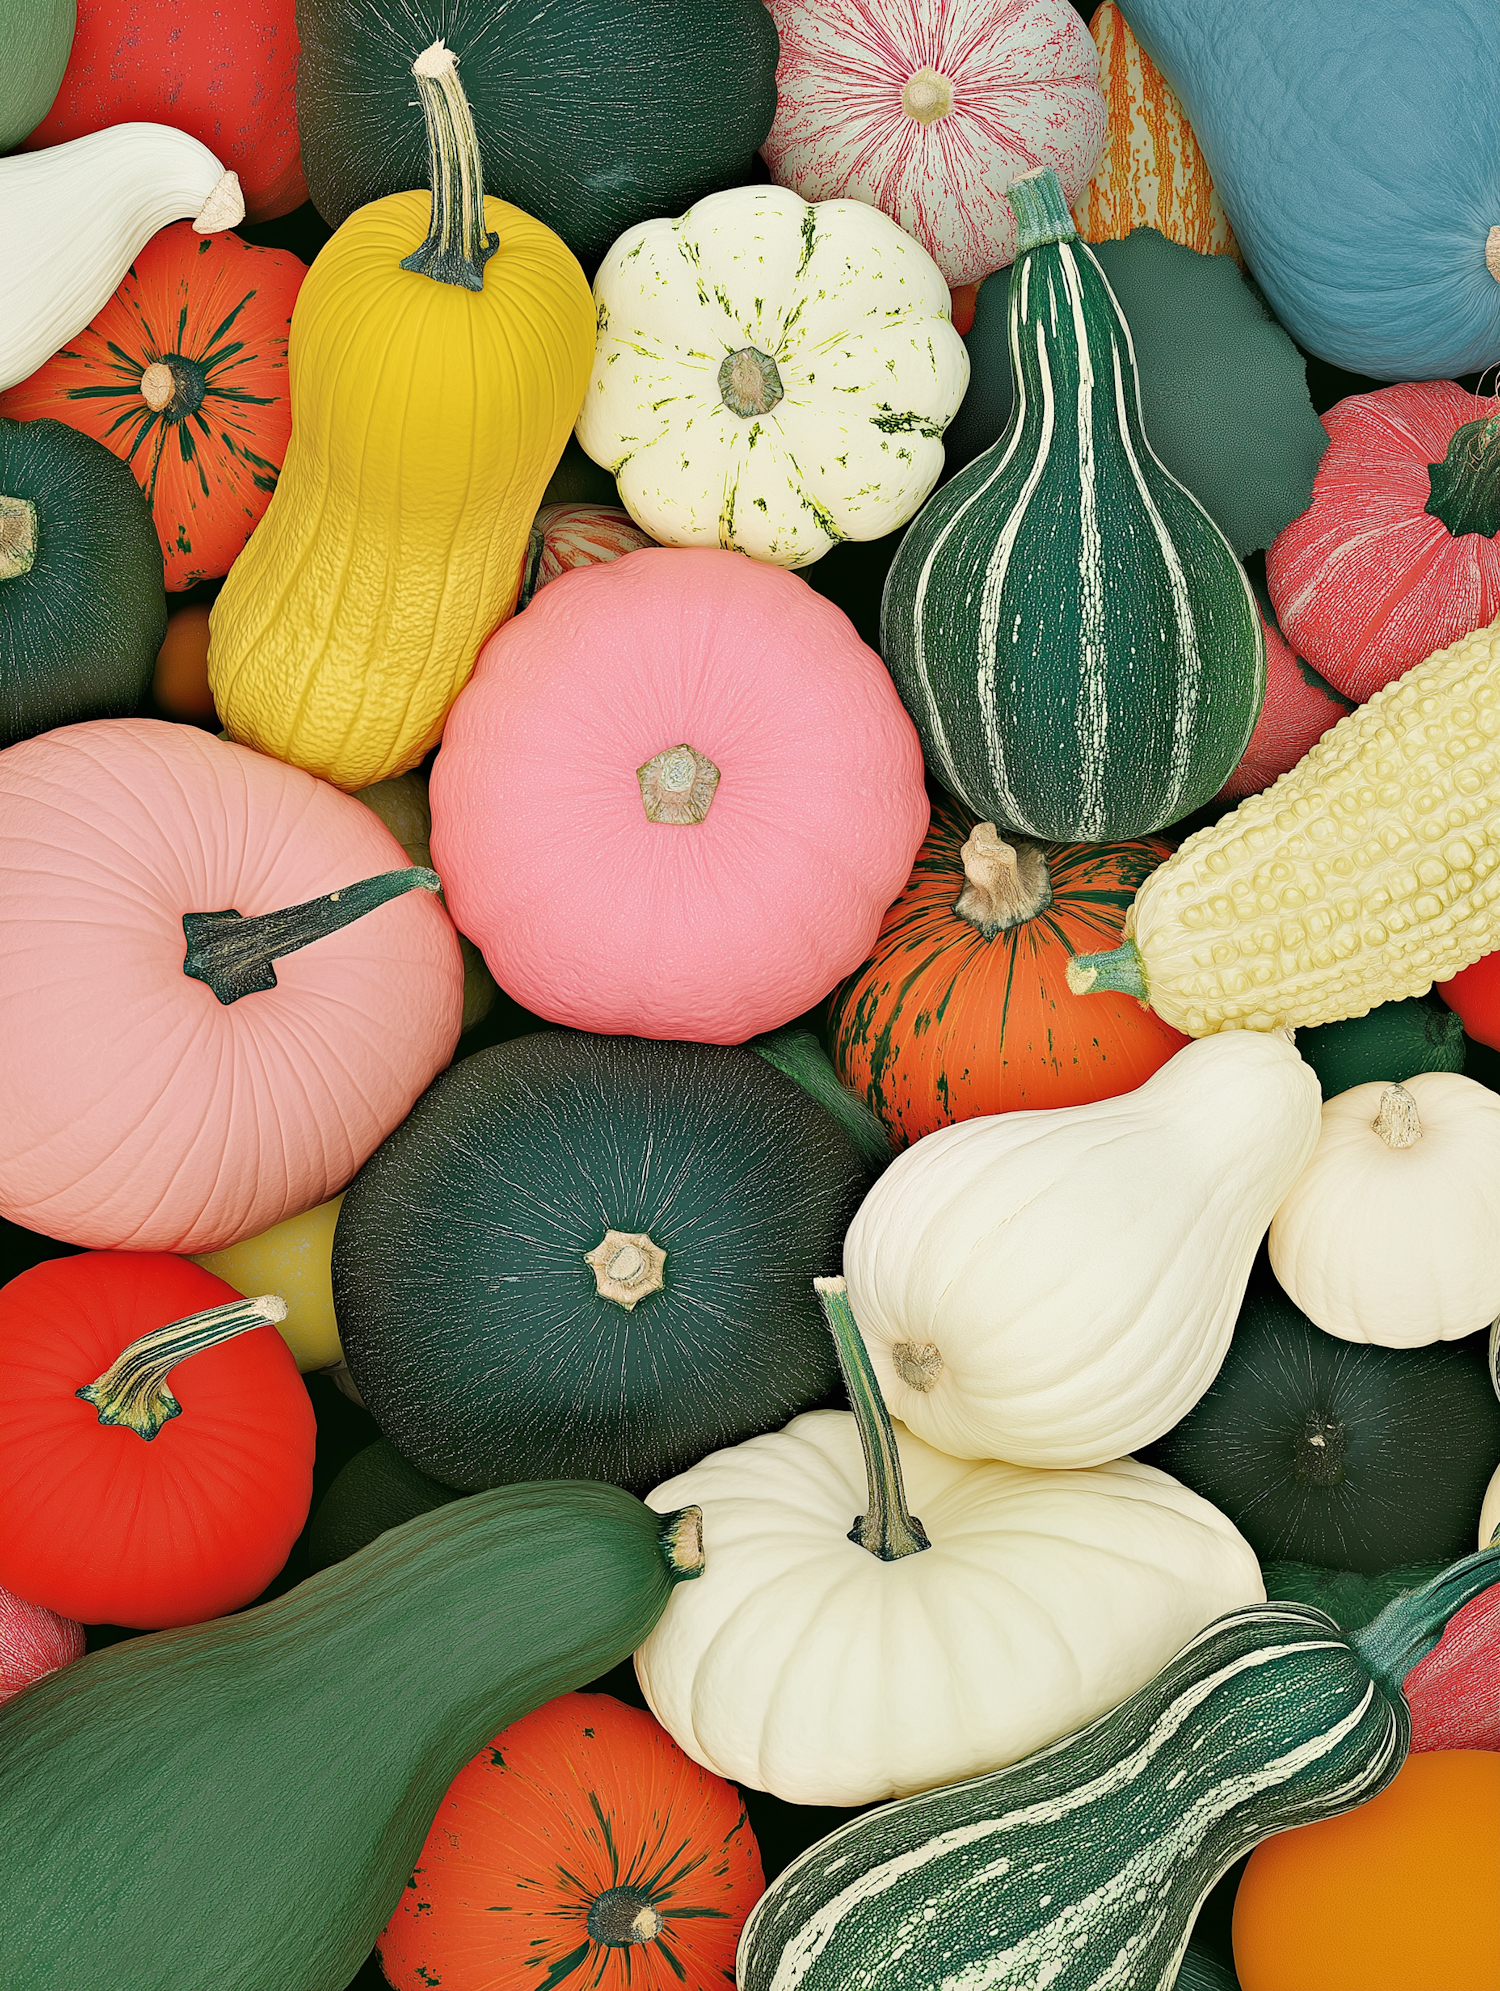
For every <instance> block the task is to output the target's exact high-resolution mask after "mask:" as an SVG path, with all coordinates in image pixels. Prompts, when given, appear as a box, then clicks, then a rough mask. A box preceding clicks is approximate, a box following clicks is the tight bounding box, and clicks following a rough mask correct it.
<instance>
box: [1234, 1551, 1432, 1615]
mask: <svg viewBox="0 0 1500 1991" xmlns="http://www.w3.org/2000/svg"><path fill="white" fill-rule="evenodd" d="M1442 1569H1443V1564H1442V1563H1440V1562H1419V1563H1414V1564H1412V1565H1411V1566H1410V1567H1409V1568H1404V1569H1386V1570H1382V1571H1381V1573H1380V1575H1379V1576H1362V1575H1361V1574H1360V1572H1359V1571H1358V1570H1357V1569H1321V1568H1320V1567H1319V1566H1318V1565H1317V1563H1313V1562H1268V1563H1267V1564H1266V1566H1265V1568H1264V1569H1263V1570H1262V1571H1261V1575H1262V1576H1263V1577H1264V1578H1265V1584H1266V1595H1267V1596H1268V1597H1274V1598H1275V1599H1276V1601H1277V1602H1278V1603H1282V1604H1287V1603H1290V1604H1311V1605H1313V1606H1314V1607H1315V1608H1316V1609H1317V1610H1319V1611H1326V1612H1327V1613H1328V1615H1329V1617H1330V1618H1332V1619H1333V1622H1334V1623H1335V1624H1336V1625H1338V1626H1339V1628H1340V1629H1341V1630H1343V1631H1346V1632H1357V1631H1359V1630H1361V1629H1362V1628H1363V1627H1364V1626H1365V1625H1368V1624H1370V1623H1372V1622H1373V1620H1374V1619H1376V1618H1378V1617H1379V1616H1380V1614H1381V1612H1382V1611H1383V1610H1384V1609H1385V1607H1386V1605H1387V1604H1389V1603H1390V1602H1391V1601H1392V1599H1393V1598H1396V1597H1399V1596H1400V1595H1401V1594H1402V1592H1403V1591H1405V1590H1420V1589H1421V1588H1422V1587H1423V1585H1424V1584H1427V1583H1430V1582H1431V1581H1432V1580H1433V1578H1434V1577H1435V1576H1437V1575H1439V1574H1440V1573H1441V1571H1442Z"/></svg>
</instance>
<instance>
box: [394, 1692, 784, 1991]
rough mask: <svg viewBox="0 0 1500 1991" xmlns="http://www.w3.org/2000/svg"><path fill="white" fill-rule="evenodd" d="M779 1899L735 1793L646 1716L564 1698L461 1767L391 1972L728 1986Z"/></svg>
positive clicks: (398, 1931)
mask: <svg viewBox="0 0 1500 1991" xmlns="http://www.w3.org/2000/svg"><path fill="white" fill-rule="evenodd" d="M764 1887H765V1879H764V1876H763V1874H762V1871H761V1862H760V1851H759V1848H758V1847H757V1846H756V1843H755V1838H754V1835H753V1833H752V1832H751V1830H750V1823H749V1820H748V1819H747V1817H746V1815H745V1807H744V1804H743V1802H742V1801H741V1798H740V1795H739V1792H738V1791H737V1790H736V1789H735V1788H734V1786H733V1785H732V1784H729V1783H726V1782H725V1781H724V1780H723V1778H721V1777H716V1776H714V1775H713V1773H712V1772H711V1771H709V1770H705V1769H701V1768H700V1767H699V1766H698V1764H696V1763H694V1762H691V1761H690V1760H689V1759H688V1758H687V1757H686V1756H685V1755H684V1754H683V1753H682V1751H681V1750H680V1749H679V1748H678V1747H677V1745H676V1743H675V1742H673V1740H672V1739H671V1737H670V1736H669V1735H668V1734H667V1733H666V1732H665V1730H664V1729H662V1728H661V1727H660V1726H659V1725H658V1724H657V1723H656V1722H655V1721H654V1720H653V1719H652V1717H651V1716H650V1715H649V1714H645V1713H643V1712H642V1711H641V1710H640V1709H638V1708H631V1707H626V1706H625V1704H624V1703H623V1702H621V1701H617V1700H615V1699H613V1698H612V1697H611V1696H610V1695H608V1694H564V1695H562V1696H561V1697H560V1698H559V1699H557V1700H555V1701H549V1702H548V1703H547V1704H546V1705H545V1706H544V1707H540V1708H538V1709H536V1711H535V1712H534V1713H533V1714H529V1715H526V1716H525V1717H523V1719H522V1720H520V1721H516V1722H512V1723H511V1725H510V1727H509V1728H506V1729H502V1730H501V1732H500V1733H499V1734H498V1735H497V1736H496V1737H495V1739H494V1740H493V1742H490V1743H488V1744H486V1746H485V1747H484V1748H483V1749H481V1750H480V1752H479V1754H478V1755H477V1756H475V1757H474V1758H473V1760H472V1761H471V1762H469V1763H468V1764H466V1765H465V1767H464V1768H463V1769H462V1770H460V1771H459V1773H458V1776H457V1777H456V1778H455V1779H454V1781H453V1783H452V1784H451V1785H450V1786H449V1789H448V1794H447V1796H446V1797H445V1798H444V1799H443V1802H442V1805H441V1807H440V1809H439V1811H438V1814H437V1817H436V1818H435V1819H434V1821H433V1824H432V1829H431V1831H430V1832H429V1833H428V1835H427V1843H426V1844H425V1845H424V1846H423V1848H422V1852H421V1856H420V1857H419V1859H418V1861H417V1865H416V1870H415V1872H414V1873H413V1875H412V1879H411V1882H410V1884H409V1886H408V1887H407V1889H406V1892H405V1893H404V1894H403V1895H402V1897H401V1902H400V1905H399V1906H398V1908H397V1909H396V1912H395V1914H394V1915H393V1916H392V1917H391V1920H390V1922H389V1924H388V1925H387V1927H386V1930H385V1933H384V1934H383V1935H382V1936H381V1938H380V1943H379V1955H380V1967H381V1969H382V1970H383V1971H384V1973H385V1975H386V1978H387V1980H388V1981H389V1983H391V1984H392V1985H393V1986H395V1987H396V1991H425V1987H426V1986H428V1985H432V1984H453V1985H463V1986H467V1987H470V1991H502V1987H505V1986H509V1985H514V1984H520V1983H522V1982H523V1981H524V1982H525V1983H526V1984H529V1985H532V1986H534V1987H535V1991H543V1987H545V1986H549V1985H550V1986H555V1987H557V1991H722V1987H723V1986H725V1985H726V1984H732V1983H733V1982H734V1952H735V1945H736V1944H737V1943H738V1941H739V1934H740V1928H741V1925H742V1924H743V1922H744V1920H745V1917H746V1915H747V1914H748V1913H749V1911H750V1909H751V1908H752V1907H753V1906H754V1904H755V1902H756V1901H757V1900H758V1899H759V1897H760V1895H761V1893H762V1892H763V1890H764Z"/></svg>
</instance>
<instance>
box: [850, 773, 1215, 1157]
mask: <svg viewBox="0 0 1500 1991" xmlns="http://www.w3.org/2000/svg"><path fill="white" fill-rule="evenodd" d="M1169 849H1170V846H1169V845H1167V844H1165V843H1163V842H1162V841H1161V840H1160V839H1159V838H1157V837H1142V838H1140V839H1137V840H1135V841H1132V842H1129V843H1110V844H1072V843H1070V844H1046V845H1043V844H1036V843H1026V842H1022V841H1020V840H1019V839H1018V840H1016V841H1015V842H1014V843H1006V842H1002V841H1001V840H1000V838H999V837H998V836H997V835H996V833H995V830H994V826H993V824H989V823H979V824H976V822H975V819H974V817H973V816H972V815H970V814H969V812H968V811H967V810H965V809H961V808H960V807H959V806H958V805H957V804H956V803H954V802H950V801H947V800H946V799H943V800H939V801H936V802H934V804H933V810H932V827H931V829H930V830H929V831H928V833H927V838H926V841H925V842H924V843H923V845H922V848H921V849H920V851H918V853H917V862H916V867H915V869H914V870H913V872H912V875H911V877H910V879H909V880H908V881H907V885H906V889H905V891H904V892H903V893H902V894H901V896H900V898H899V899H897V901H896V903H895V904H894V905H893V906H892V907H891V908H890V910H889V911H888V912H887V914H886V916H885V919H884V921H883V923H882V925H881V928H880V933H879V936H878V938H877V940H876V942H875V952H874V954H873V955H872V956H871V958H870V959H869V960H868V961H867V962H866V963H865V965H864V966H863V967H862V968H860V969H858V970H857V971H856V972H855V973H854V974H853V975H851V976H850V977H849V979H848V981H846V982H845V983H844V985H843V986H842V988H840V989H838V990H837V991H836V992H835V994H834V996H833V998H832V1001H831V1004H830V1014H829V1039H830V1042H831V1045H832V1049H833V1062H834V1065H835V1067H836V1068H837V1070H838V1074H839V1077H840V1078H841V1079H842V1080H843V1082H844V1084H845V1085H847V1086H849V1087H850V1088H851V1090H853V1091H854V1092H856V1093H859V1094H861V1095H862V1096H863V1097H864V1098H866V1099H868V1101H869V1102H870V1105H871V1107H872V1108H873V1109H874V1111H875V1112H876V1113H877V1114H878V1115H879V1117H880V1119H881V1121H882V1122H883V1123H884V1125H885V1128H886V1131H887V1132H888V1133H889V1135H890V1137H891V1139H892V1141H893V1142H895V1143H896V1144H897V1145H898V1146H903V1147H904V1146H907V1145H909V1144H910V1143H911V1142H913V1141H916V1140H920V1139H921V1137H922V1136H923V1135H924V1134H930V1133H931V1132H932V1131H933V1129H934V1128H935V1127H946V1126H949V1125H951V1124H952V1122H954V1121H955V1120H972V1119H975V1118H977V1117H978V1116H979V1115H980V1114H984V1113H1009V1112H1013V1111H1015V1110H1016V1109H1018V1108H1021V1107H1054V1106H1082V1105H1085V1104H1086V1103H1087V1102H1088V1101H1090V1100H1094V1099H1112V1098H1114V1097H1116V1096H1117V1095H1118V1094H1119V1093H1122V1092H1131V1091H1133V1090H1134V1089H1135V1087H1136V1086H1138V1085H1141V1084H1143V1083H1144V1082H1145V1080H1147V1079H1148V1078H1150V1076H1151V1074H1152V1073H1153V1072H1154V1071H1156V1070H1157V1069H1158V1067H1159V1066H1161V1065H1164V1064H1165V1063H1166V1061H1167V1059H1168V1058H1170V1057H1171V1056H1172V1055H1173V1054H1174V1053H1175V1052H1177V1051H1179V1050H1181V1049H1182V1047H1183V1045H1184V1044H1186V1043H1187V1041H1188V1040H1187V1038H1186V1037H1183V1036H1180V1035H1179V1034H1178V1032H1177V1031H1175V1030H1173V1029H1171V1028H1170V1027H1169V1026H1168V1025H1166V1024H1164V1023H1163V1022H1162V1021H1161V1019H1160V1018H1159V1017H1158V1016H1156V1015H1154V1014H1153V1013H1152V1012H1151V1011H1150V1010H1147V1009H1145V1008H1144V1007H1143V1006H1142V1005H1141V1004H1140V1003H1138V1002H1136V1001H1135V1000H1134V999H1133V998H1131V997H1129V996H1120V995H1113V996H1111V997H1110V1006H1109V1008H1108V1009H1107V1010H1106V1009H1103V1008H1102V1007H1101V1008H1100V1009H1097V1010H1096V1009H1094V1008H1092V1007H1090V1004H1091V1003H1092V1001H1093V1000H1094V999H1093V998H1092V997H1082V996H1074V995H1071V994H1070V993H1069V991H1068V985H1067V965H1068V962H1069V961H1070V960H1071V959H1072V957H1073V955H1074V954H1084V953H1089V952H1091V951H1092V950H1093V949H1094V948H1096V947H1097V946H1099V945H1100V942H1099V941H1098V940H1097V939H1096V936H1097V935H1100V934H1108V935H1110V936H1111V941H1110V944H1111V945H1115V944H1117V941H1116V940H1115V938H1114V936H1117V935H1119V934H1120V933H1121V932H1122V931H1123V928H1124V924H1125V913H1126V909H1127V908H1128V907H1129V905H1130V902H1131V900H1132V898H1133V897H1134V896H1135V891H1136V887H1137V886H1138V885H1139V884H1140V883H1141V882H1142V881H1143V880H1144V879H1145V878H1146V877H1147V876H1149V874H1150V873H1151V872H1153V871H1154V870H1155V869H1156V867H1157V865H1159V864H1160V863H1161V862H1162V860H1163V859H1164V858H1165V857H1166V856H1167V855H1168V853H1169Z"/></svg>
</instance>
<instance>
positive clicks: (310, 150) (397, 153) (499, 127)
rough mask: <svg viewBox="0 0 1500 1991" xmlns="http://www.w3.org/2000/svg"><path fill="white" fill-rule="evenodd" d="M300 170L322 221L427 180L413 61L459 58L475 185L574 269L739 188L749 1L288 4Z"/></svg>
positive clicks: (752, 132) (748, 99)
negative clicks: (477, 174)
mask: <svg viewBox="0 0 1500 1991" xmlns="http://www.w3.org/2000/svg"><path fill="white" fill-rule="evenodd" d="M297 33H298V36H299V38H300V40H301V45H302V54H301V59H300V61H299V63H298V67H297V124H298V128H299V130H300V132H301V136H302V166H303V170H304V172H305V173H306V175H307V184H308V188H309V190H310V192H311V194H312V197H313V201H314V204H315V205H316V207H317V209H318V212H319V213H320V214H321V215H322V216H323V218H324V220H325V221H327V222H328V223H329V224H330V225H331V226H333V227H337V226H338V224H339V223H340V222H342V221H344V220H346V219H347V218H348V216H349V215H351V214H352V213H353V212H354V210H355V208H357V207H362V206H363V205H364V204H365V203H366V202H367V201H373V200H379V199H381V198H382V197H383V196H384V195H386V194H394V193H401V192H404V191H405V190H406V189H407V188H409V187H421V186H425V185H426V184H427V139H426V135H425V129H424V126H423V121H422V112H421V108H420V106H419V105H418V103H417V98H416V91H415V89H414V87H413V84H412V80H411V65H412V63H413V62H414V61H415V60H416V58H417V57H418V56H419V55H420V54H421V53H422V51H423V49H425V48H427V47H428V46H429V44H431V43H432V42H435V41H437V40H438V39H439V38H441V39H442V40H443V41H444V42H445V43H446V44H447V46H448V47H449V48H451V49H452V50H453V52H454V54H455V55H456V56H457V57H458V64H459V68H458V73H459V80H460V81H461V82H462V84H463V86H464V92H465V94H466V95H467V97H468V100H469V106H470V109H471V110H472V111H473V113H474V128H475V130H476V132H477V133H478V136H479V146H480V151H481V152H482V154H483V156H484V184H485V192H486V193H490V194H496V195H498V196H499V197H500V199H502V200H508V201H512V202H514V204H515V205H516V206H517V207H520V208H524V209H525V211H526V212H527V213H528V214H531V215H535V217H536V218H537V220H538V221H544V222H545V223H546V224H547V226H548V227H549V228H552V229H555V230H556V231H557V233H558V234H559V235H560V236H561V237H562V238H563V240H564V241H565V242H566V243H567V244H568V246H569V248H570V249H572V250H573V251H574V253H575V254H576V255H578V256H579V257H581V258H582V259H583V260H584V261H586V262H597V260H598V259H599V258H600V257H601V256H602V255H603V254H604V251H605V250H606V249H607V248H608V247H609V245H610V243H611V242H613V240H614V239H615V237H616V236H617V235H619V234H621V233H623V231H624V230H625V229H627V228H629V227H632V226H633V225H634V224H635V223H636V222H638V221H645V220H647V219H648V218H649V217H650V216H652V215H661V214H680V213H681V212H682V210H683V209H684V208H686V207H689V206H690V205H691V204H692V202H693V201H695V200H696V199H698V197H699V196H700V195H701V194H706V193H710V192H713V191H714V190H715V189H717V188H720V187H726V186H734V185H737V184H739V183H740V182H741V181H743V180H745V179H747V178H749V177H750V166H751V160H752V157H753V155H754V153H755V151H756V149H757V147H758V146H759V145H760V143H761V141H762V140H763V139H764V138H765V136H766V133H767V132H768V131H769V130H770V128H771V120H772V118H773V117H774V116H775V113H776V59H777V54H778V46H779V45H778V40H777V34H776V28H775V24H774V22H773V21H772V19H771V16H770V13H769V12H768V11H767V9H766V8H765V7H764V6H763V5H762V3H761V0H409V4H408V5H406V6H403V7H400V8H388V7H381V6H377V5H375V4H374V0H299V4H298V7H297Z"/></svg>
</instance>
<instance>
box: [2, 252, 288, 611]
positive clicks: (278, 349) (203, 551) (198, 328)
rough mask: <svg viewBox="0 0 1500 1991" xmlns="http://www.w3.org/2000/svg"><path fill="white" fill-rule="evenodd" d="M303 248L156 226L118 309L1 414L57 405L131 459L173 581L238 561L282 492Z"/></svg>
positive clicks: (15, 393)
mask: <svg viewBox="0 0 1500 1991" xmlns="http://www.w3.org/2000/svg"><path fill="white" fill-rule="evenodd" d="M306 274H307V272H306V269H305V268H304V266H303V264H302V263H300V262H299V261H298V260H297V258H296V257H295V256H292V255H288V254H287V253H286V252H285V251H284V250H281V249H259V248H256V247H254V246H253V244H251V243H249V242H242V241H241V240H240V239H239V237H238V236H237V235H231V234H220V235H198V234H195V233H194V232H193V224H192V223H191V222H190V221H179V222H174V223H173V224H172V226H171V227H169V228H164V229H162V230H161V231H160V233H159V234H156V235H153V236H152V238H151V240H150V241H149V242H148V243H147V244H146V246H145V248H144V249H142V250H141V253H140V254H139V255H138V256H137V257H136V259H135V262H134V264H133V265H132V266H131V269H130V271H129V273H128V274H127V276H126V278H125V281H124V282H123V283H122V284H121V285H120V288H119V289H118V290H117V291H116V292H115V294H114V296H113V297H112V298H111V299H110V300H109V302H108V304H106V305H105V307H104V309H103V310H102V311H101V312H100V313H99V315H98V317H97V318H95V319H94V321H93V323H92V324H90V325H88V326H86V327H85V328H84V330H83V331H81V332H79V333H78V334H77V335H76V337H74V338H72V339H70V340H69V341H68V343H67V345H66V346H64V347H63V349H62V351H61V352H59V353H56V354H54V355H53V357H52V358H51V359H49V360H48V361H47V362H46V364H45V365H44V366H41V367H39V368H38V369H37V371H36V372H35V373H34V374H32V375H31V377H30V378H29V379H28V380H23V381H20V382H19V383H18V384H17V385H16V386H14V387H12V388H11V389H9V391H8V392H7V393H5V394H4V395H0V414H3V415H10V416H12V417H14V418H15V419H16V420H18V421H30V420H33V419H34V418H36V417H38V416H47V415H50V416H51V417H53V418H54V419H55V420H56V421H60V422H67V423H68V424H69V425H70V426H71V427H72V428H75V429H81V430H82V431H83V433H84V434H85V435H90V436H93V437H94V438H95V440H96V441H98V442H102V443H103V444H104V445H105V447H106V448H107V449H112V450H113V451H114V453H115V455H116V456H118V457H120V458H121V459H122V460H123V461H124V462H126V463H127V464H129V466H130V468H131V470H132V471H133V472H134V473H135V478H136V482H137V483H138V484H139V485H140V487H141V489H142V490H143V491H144V492H145V494H146V501H147V503H148V504H149V505H150V507H151V512H152V516H153V518H154V519H155V521H156V531H157V536H158V537H159V539H160V540H161V550H162V559H163V562H164V565H165V568H166V584H167V588H168V590H169V591H179V590H182V589H185V588H190V587H192V586H193V585H194V583H195V582H197V581H201V580H206V579H213V578H216V577H217V576H218V575H220V574H227V573H228V572H229V568H230V565H231V563H232V562H233V561H234V559H235V557H236V555H237V554H238V553H239V552H240V550H241V548H242V547H243V546H244V544H245V541H246V540H247V539H248V538H249V537H250V534H251V533H252V532H253V531H254V529H255V527H256V525H257V524H258V523H259V521H260V517H261V514H262V513H263V512H264V511H265V509H266V507H267V505H269V504H270V502H271V493H272V492H273V491H274V490H275V488H276V478H277V474H278V472H279V471H280V469H281V463H282V459H283V458H284V457H285V455H286V447H287V439H288V437H289V436H290V434H291V429H292V411H291V402H290V399H289V398H288V394H287V364H286V355H287V335H288V332H289V330H290V327H291V319H292V306H293V305H294V304H295V303H296V301H297V292H298V290H299V289H300V288H301V285H302V279H303V277H304V276H305V275H306Z"/></svg>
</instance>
